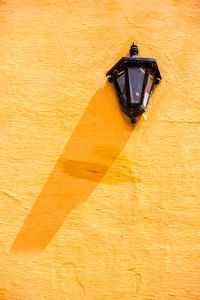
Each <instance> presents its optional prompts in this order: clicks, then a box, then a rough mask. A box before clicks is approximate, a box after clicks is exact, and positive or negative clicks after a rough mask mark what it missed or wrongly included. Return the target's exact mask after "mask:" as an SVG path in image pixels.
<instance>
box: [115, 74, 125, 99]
mask: <svg viewBox="0 0 200 300" xmlns="http://www.w3.org/2000/svg"><path fill="white" fill-rule="evenodd" d="M116 81H117V83H118V86H119V89H120V92H121V94H122V96H123V97H124V98H125V99H126V85H125V73H122V74H121V75H119V76H118V77H117V78H116Z"/></svg>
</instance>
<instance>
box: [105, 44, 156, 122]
mask: <svg viewBox="0 0 200 300" xmlns="http://www.w3.org/2000/svg"><path fill="white" fill-rule="evenodd" d="M106 76H109V77H108V80H109V81H110V82H113V83H114V86H115V89H116V92H117V96H118V99H119V103H120V105H121V109H122V111H123V112H124V113H125V114H127V115H128V116H129V117H130V118H131V123H132V124H133V125H135V123H136V117H138V116H140V115H141V114H142V113H143V112H145V110H146V108H147V105H148V103H149V99H150V97H151V94H152V92H153V89H154V87H155V85H156V84H158V83H159V82H160V80H161V75H160V71H159V68H158V65H157V62H156V60H155V59H154V58H142V57H138V47H137V46H136V44H135V43H133V45H132V46H131V48H130V57H122V58H121V59H120V60H119V61H118V63H116V64H115V65H114V66H113V67H112V68H111V69H110V71H108V72H107V73H106Z"/></svg>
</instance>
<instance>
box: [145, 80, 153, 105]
mask: <svg viewBox="0 0 200 300" xmlns="http://www.w3.org/2000/svg"><path fill="white" fill-rule="evenodd" d="M153 81H154V77H153V76H152V75H149V77H148V80H147V85H146V89H145V93H144V100H143V106H144V108H145V109H146V108H147V105H148V102H149V98H150V96H151V92H152V86H153Z"/></svg>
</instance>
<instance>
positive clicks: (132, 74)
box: [128, 67, 145, 104]
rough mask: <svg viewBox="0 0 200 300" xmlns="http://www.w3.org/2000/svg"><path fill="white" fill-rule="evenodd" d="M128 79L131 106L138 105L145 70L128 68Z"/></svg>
mask: <svg viewBox="0 0 200 300" xmlns="http://www.w3.org/2000/svg"><path fill="white" fill-rule="evenodd" d="M128 78H129V89H130V101H131V104H140V100H141V95H142V88H143V82H144V78H145V69H143V68H135V67H129V68H128Z"/></svg>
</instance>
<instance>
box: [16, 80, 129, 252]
mask: <svg viewBox="0 0 200 300" xmlns="http://www.w3.org/2000/svg"><path fill="white" fill-rule="evenodd" d="M132 131H133V128H132V126H131V124H130V121H129V119H128V118H127V117H126V115H125V114H123V113H122V112H121V110H120V107H119V104H118V102H117V100H116V95H115V93H114V89H113V88H112V87H111V85H110V84H109V83H106V85H105V87H104V88H101V89H99V90H98V91H97V92H96V93H95V95H94V96H93V98H92V99H91V101H90V102H89V105H88V107H87V108H86V110H85V112H84V114H83V116H82V117H81V119H80V121H79V123H78V125H77V127H76V128H75V130H74V132H73V133H72V135H71V137H70V139H69V141H68V143H67V145H66V146H65V148H64V151H63V153H62V154H61V156H60V158H59V159H58V161H57V163H56V165H55V167H54V169H53V171H52V173H51V175H50V176H49V178H48V179H47V181H46V183H45V185H44V188H43V189H42V191H41V193H40V195H39V197H38V199H37V200H36V202H35V203H34V205H33V207H32V209H31V211H30V213H29V214H28V216H27V218H26V220H25V222H24V224H23V226H22V228H21V230H20V232H19V233H18V235H17V237H16V239H15V241H14V243H13V245H12V248H11V250H12V251H41V250H43V249H45V247H46V246H47V245H48V243H49V242H50V241H51V239H52V238H53V237H54V235H55V234H56V232H57V231H58V230H59V228H60V227H61V226H62V224H63V222H64V221H65V220H66V217H67V215H68V214H69V213H70V212H71V210H72V209H73V208H74V207H75V206H77V205H78V204H81V203H83V202H84V201H86V200H87V198H88V197H89V196H90V195H91V193H92V192H93V191H94V189H95V187H96V186H97V184H98V183H99V182H100V180H101V179H102V178H103V177H104V175H105V174H106V172H107V171H108V170H109V168H110V167H111V166H112V164H113V162H114V161H115V160H116V158H117V157H118V155H119V153H120V152H121V151H122V149H123V148H124V146H125V144H126V143H127V141H128V139H129V137H130V135H131V133H132Z"/></svg>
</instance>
